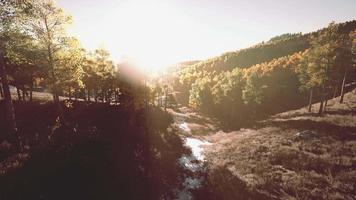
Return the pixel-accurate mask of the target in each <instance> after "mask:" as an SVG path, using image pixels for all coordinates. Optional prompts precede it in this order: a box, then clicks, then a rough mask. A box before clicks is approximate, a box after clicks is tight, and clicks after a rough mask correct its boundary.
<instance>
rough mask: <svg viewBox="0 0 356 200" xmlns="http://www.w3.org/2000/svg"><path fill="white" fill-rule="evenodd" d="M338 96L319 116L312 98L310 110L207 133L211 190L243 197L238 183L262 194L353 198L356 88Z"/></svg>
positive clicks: (269, 196)
mask: <svg viewBox="0 0 356 200" xmlns="http://www.w3.org/2000/svg"><path fill="white" fill-rule="evenodd" d="M338 100H339V98H336V99H332V100H329V101H328V106H327V109H326V112H325V114H323V115H322V116H319V115H317V114H315V113H316V112H317V109H318V106H319V104H315V105H313V112H312V113H308V111H307V108H301V109H299V110H293V111H289V112H285V113H281V114H278V115H275V116H272V117H270V118H269V119H267V120H264V121H261V122H259V123H258V124H257V125H256V127H255V128H251V129H241V130H239V131H234V132H230V133H225V132H221V131H220V132H218V133H216V134H212V135H209V136H206V137H205V139H207V140H208V141H210V142H212V143H213V145H210V146H208V147H207V149H206V154H207V165H208V168H209V172H210V175H209V176H210V184H211V185H213V186H214V185H215V186H216V187H215V188H217V189H216V190H217V191H215V193H219V194H220V193H221V192H223V191H224V195H223V196H220V198H222V199H238V197H240V199H244V198H241V195H239V194H236V193H237V192H238V191H241V187H242V188H244V189H243V190H244V191H245V192H247V193H254V194H259V195H260V197H259V198H264V199H333V200H336V199H350V200H351V199H356V189H355V188H356V115H355V114H356V90H353V91H352V92H349V93H348V94H346V95H345V102H344V103H343V104H340V103H339V102H338ZM221 171H223V173H222V172H221ZM226 177H228V178H226ZM236 182H239V184H236ZM234 185H235V186H234ZM252 198H253V197H252Z"/></svg>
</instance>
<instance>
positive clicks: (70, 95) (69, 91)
mask: <svg viewBox="0 0 356 200" xmlns="http://www.w3.org/2000/svg"><path fill="white" fill-rule="evenodd" d="M68 97H69V100H72V88H71V87H69V88H68Z"/></svg>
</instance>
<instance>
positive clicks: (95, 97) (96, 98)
mask: <svg viewBox="0 0 356 200" xmlns="http://www.w3.org/2000/svg"><path fill="white" fill-rule="evenodd" d="M94 100H95V102H98V92H97V91H96V89H94Z"/></svg>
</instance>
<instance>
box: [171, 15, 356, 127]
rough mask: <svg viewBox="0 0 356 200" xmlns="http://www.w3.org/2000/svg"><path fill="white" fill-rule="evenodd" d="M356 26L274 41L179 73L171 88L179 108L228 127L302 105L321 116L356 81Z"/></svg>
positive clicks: (350, 24)
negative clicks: (313, 108)
mask: <svg viewBox="0 0 356 200" xmlns="http://www.w3.org/2000/svg"><path fill="white" fill-rule="evenodd" d="M355 27H356V22H355V21H350V22H345V23H341V24H335V23H331V24H330V25H329V26H328V27H327V28H324V29H321V30H318V31H316V32H313V33H309V34H304V35H302V34H284V35H281V36H277V37H275V38H272V39H271V40H270V41H268V42H262V43H261V44H258V45H256V46H253V47H250V48H248V49H242V50H238V51H236V52H229V53H225V54H223V55H221V56H218V57H215V58H212V59H209V60H206V61H201V62H199V63H196V64H193V65H190V66H187V67H184V68H183V69H178V70H176V71H175V74H174V75H172V80H171V87H172V88H173V90H176V91H179V92H180V93H179V94H178V95H177V96H178V97H177V99H178V100H179V102H180V103H181V104H183V105H189V106H191V107H193V108H195V109H198V110H200V111H202V112H205V113H207V114H210V115H212V116H215V117H218V118H219V119H221V121H222V122H223V123H226V126H227V127H229V126H231V125H232V124H233V125H234V126H236V127H242V126H244V125H245V124H244V123H246V121H253V120H255V119H258V118H261V117H266V116H268V115H271V114H275V113H279V112H282V111H286V110H290V109H293V108H298V107H300V106H302V105H305V104H306V103H308V104H309V105H311V104H312V103H314V102H320V109H319V111H318V113H319V114H321V113H322V112H323V110H324V107H325V105H324V104H327V99H328V98H329V97H336V96H338V95H341V96H343V95H344V92H345V91H344V88H345V84H347V83H351V82H354V81H355V78H354V77H356V74H355V67H354V66H353V59H354V56H355V31H354V30H355ZM256 58H258V59H256ZM340 102H342V100H341V101H340ZM271 105H273V106H271ZM236 127H235V128H236Z"/></svg>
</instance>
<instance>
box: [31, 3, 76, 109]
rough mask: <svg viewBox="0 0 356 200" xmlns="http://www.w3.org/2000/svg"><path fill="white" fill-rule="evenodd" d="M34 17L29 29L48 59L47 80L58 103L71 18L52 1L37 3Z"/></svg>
mask: <svg viewBox="0 0 356 200" xmlns="http://www.w3.org/2000/svg"><path fill="white" fill-rule="evenodd" d="M34 15H35V17H34V18H33V20H32V21H31V22H30V23H29V28H30V30H31V32H32V33H33V35H34V36H35V39H36V41H37V42H38V46H39V48H40V50H41V51H42V52H43V53H44V56H45V57H46V62H47V63H46V65H45V67H46V69H47V70H46V71H47V74H48V76H47V80H48V82H49V83H50V85H51V86H52V88H51V89H52V93H53V100H54V101H55V102H57V103H58V102H59V92H60V91H59V83H60V81H59V79H58V76H59V73H58V72H59V71H58V68H59V67H60V66H59V60H60V54H61V50H62V49H63V48H64V47H65V45H64V42H65V41H66V38H67V37H66V32H65V28H66V25H68V24H70V23H71V17H70V16H69V15H67V14H65V12H64V11H63V10H62V9H60V8H58V7H56V6H55V4H54V2H53V1H52V0H39V1H36V3H35V5H34Z"/></svg>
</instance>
